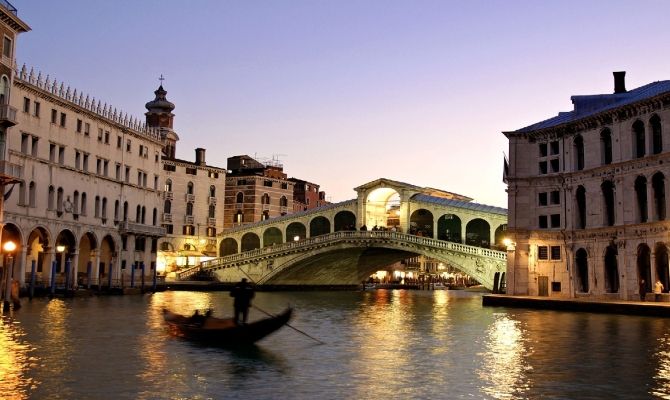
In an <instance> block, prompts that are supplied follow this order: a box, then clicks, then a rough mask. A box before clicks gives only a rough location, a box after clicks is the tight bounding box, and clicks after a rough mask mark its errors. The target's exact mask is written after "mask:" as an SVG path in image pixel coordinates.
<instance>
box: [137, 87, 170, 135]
mask: <svg viewBox="0 0 670 400" xmlns="http://www.w3.org/2000/svg"><path fill="white" fill-rule="evenodd" d="M154 94H155V95H156V98H155V99H153V100H152V101H150V102H148V103H147V104H145V107H146V108H147V110H148V111H147V112H146V113H145V114H144V115H146V121H147V126H148V127H151V128H170V129H172V122H173V119H174V114H172V110H174V104H173V103H172V102H170V101H168V99H167V98H166V97H165V95H167V91H166V90H165V89H163V85H160V86H159V87H158V89H156V91H155V92H154Z"/></svg>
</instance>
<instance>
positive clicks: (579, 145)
mask: <svg viewBox="0 0 670 400" xmlns="http://www.w3.org/2000/svg"><path fill="white" fill-rule="evenodd" d="M574 144H575V169H576V170H577V171H581V170H583V169H584V138H583V137H582V136H581V135H577V137H576V138H575V142H574Z"/></svg>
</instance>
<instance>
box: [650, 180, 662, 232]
mask: <svg viewBox="0 0 670 400" xmlns="http://www.w3.org/2000/svg"><path fill="white" fill-rule="evenodd" d="M651 186H652V188H653V189H654V213H655V214H654V217H655V219H656V220H657V221H665V176H664V175H663V173H661V172H657V173H655V174H654V176H652V177H651Z"/></svg>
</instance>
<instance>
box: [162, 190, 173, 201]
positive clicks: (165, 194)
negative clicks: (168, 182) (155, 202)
mask: <svg viewBox="0 0 670 400" xmlns="http://www.w3.org/2000/svg"><path fill="white" fill-rule="evenodd" d="M163 198H164V199H165V200H172V199H174V193H173V192H163Z"/></svg>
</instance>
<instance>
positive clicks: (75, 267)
mask: <svg viewBox="0 0 670 400" xmlns="http://www.w3.org/2000/svg"><path fill="white" fill-rule="evenodd" d="M65 262H67V260H65ZM70 275H71V276H70V282H72V288H73V289H74V288H75V287H77V286H78V285H79V282H78V279H77V278H78V275H79V253H72V254H71V258H70Z"/></svg>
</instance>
